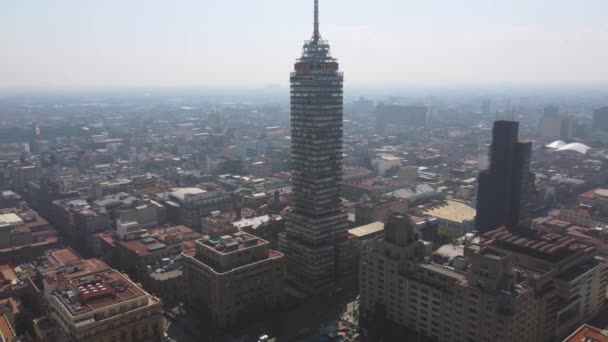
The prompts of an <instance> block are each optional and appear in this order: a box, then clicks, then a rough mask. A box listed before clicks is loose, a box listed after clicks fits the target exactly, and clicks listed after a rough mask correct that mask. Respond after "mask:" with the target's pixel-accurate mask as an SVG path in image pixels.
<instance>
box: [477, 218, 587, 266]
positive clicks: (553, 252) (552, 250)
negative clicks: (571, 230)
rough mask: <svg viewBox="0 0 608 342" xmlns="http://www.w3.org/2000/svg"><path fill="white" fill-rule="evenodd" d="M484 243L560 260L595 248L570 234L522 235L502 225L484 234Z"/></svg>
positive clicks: (529, 254) (553, 260)
mask: <svg viewBox="0 0 608 342" xmlns="http://www.w3.org/2000/svg"><path fill="white" fill-rule="evenodd" d="M482 237H483V239H482V244H483V245H486V246H494V247H497V248H500V249H505V250H508V251H512V252H515V253H521V254H525V255H528V256H531V257H534V258H538V259H541V260H547V261H552V262H560V261H562V260H565V259H567V258H568V257H570V256H572V255H574V254H576V253H593V252H594V251H595V248H594V247H593V246H591V245H589V244H586V243H583V242H580V241H577V240H576V239H573V238H571V237H568V236H562V235H558V234H552V233H548V234H542V233H541V234H537V235H535V236H525V237H524V236H520V235H517V234H513V233H511V232H510V231H509V230H508V229H507V228H505V227H502V228H498V229H495V230H492V231H489V232H487V233H485V234H483V236H482Z"/></svg>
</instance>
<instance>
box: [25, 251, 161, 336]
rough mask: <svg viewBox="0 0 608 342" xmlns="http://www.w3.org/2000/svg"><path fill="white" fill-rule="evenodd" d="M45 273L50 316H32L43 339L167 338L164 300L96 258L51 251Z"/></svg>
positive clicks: (44, 282)
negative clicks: (162, 301) (163, 307)
mask: <svg viewBox="0 0 608 342" xmlns="http://www.w3.org/2000/svg"><path fill="white" fill-rule="evenodd" d="M47 264H48V266H49V267H48V269H46V270H45V271H44V272H45V273H44V274H43V285H44V298H45V301H46V303H47V315H46V316H44V317H41V318H38V319H35V320H34V335H35V340H36V341H39V342H60V341H61V342H64V341H65V342H78V341H94V342H105V341H133V342H134V341H151V342H152V341H158V342H160V341H163V340H164V337H163V330H164V328H163V318H162V303H161V301H160V300H158V299H157V298H155V297H153V296H151V295H149V294H148V293H146V292H145V291H144V290H142V289H141V288H139V287H138V286H137V285H136V284H134V283H133V282H132V281H131V280H129V279H128V278H127V277H125V276H124V275H122V274H121V273H119V272H117V271H115V270H112V269H111V268H109V267H108V266H107V265H106V264H105V263H103V262H101V261H99V260H97V259H89V260H82V259H80V257H79V256H78V255H76V254H75V253H73V252H72V251H70V250H66V249H63V250H56V251H53V252H50V253H49V259H48V260H47Z"/></svg>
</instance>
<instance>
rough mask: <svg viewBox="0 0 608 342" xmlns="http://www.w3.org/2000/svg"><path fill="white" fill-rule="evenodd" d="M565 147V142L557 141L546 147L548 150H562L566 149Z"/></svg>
mask: <svg viewBox="0 0 608 342" xmlns="http://www.w3.org/2000/svg"><path fill="white" fill-rule="evenodd" d="M564 146H566V143H565V142H563V141H561V140H556V141H554V142H552V143H550V144H549V145H546V147H548V148H554V149H558V148H561V147H564Z"/></svg>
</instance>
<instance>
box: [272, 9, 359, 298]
mask: <svg viewBox="0 0 608 342" xmlns="http://www.w3.org/2000/svg"><path fill="white" fill-rule="evenodd" d="M342 83H343V75H342V73H341V72H340V71H339V67H338V62H337V60H336V59H335V58H333V57H331V55H330V50H329V44H328V43H327V42H326V41H325V40H323V39H322V38H321V35H320V33H319V4H318V0H315V24H314V32H313V36H312V38H311V39H310V40H309V41H307V42H305V44H304V48H303V53H302V57H300V58H299V59H298V60H297V61H296V63H295V70H294V71H293V72H292V73H291V162H292V167H293V174H292V185H293V191H292V200H293V204H294V205H293V208H294V209H293V211H292V212H290V213H289V214H288V215H287V216H286V231H285V233H284V234H283V235H281V236H280V248H281V250H282V251H283V252H284V254H285V256H286V259H287V260H286V261H287V267H286V269H287V275H288V279H289V280H290V281H291V282H292V283H293V284H296V285H298V286H299V287H301V288H302V289H304V290H306V291H307V292H312V293H319V292H322V291H324V290H326V289H329V288H330V287H331V286H332V284H333V283H334V281H335V278H336V276H338V275H339V274H340V269H339V267H338V265H339V264H340V261H339V260H338V258H339V256H340V255H341V252H340V251H339V248H340V247H339V245H340V241H341V240H344V239H345V238H346V236H347V216H346V212H345V211H344V210H343V207H342V200H341V185H342V125H343V124H342V120H343V119H342V115H343V97H342Z"/></svg>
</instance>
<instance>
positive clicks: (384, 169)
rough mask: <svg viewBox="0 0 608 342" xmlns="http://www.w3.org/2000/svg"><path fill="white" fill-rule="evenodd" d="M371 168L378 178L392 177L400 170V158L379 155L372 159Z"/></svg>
mask: <svg viewBox="0 0 608 342" xmlns="http://www.w3.org/2000/svg"><path fill="white" fill-rule="evenodd" d="M372 167H373V168H374V171H376V174H378V175H379V176H382V177H384V176H392V175H393V174H394V173H396V172H397V171H398V170H399V169H400V168H401V158H399V157H395V156H392V155H388V154H380V155H378V156H376V157H375V158H374V159H372Z"/></svg>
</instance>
